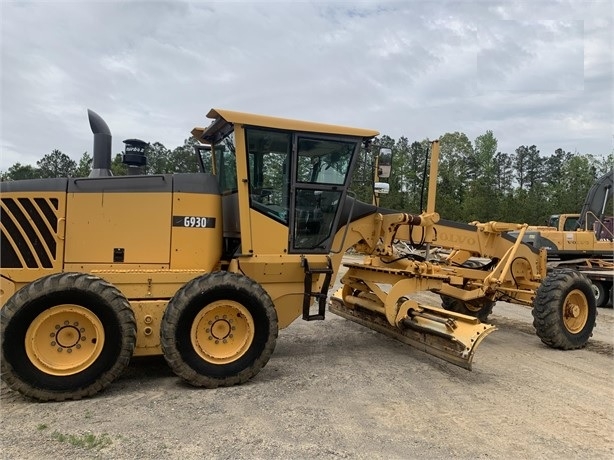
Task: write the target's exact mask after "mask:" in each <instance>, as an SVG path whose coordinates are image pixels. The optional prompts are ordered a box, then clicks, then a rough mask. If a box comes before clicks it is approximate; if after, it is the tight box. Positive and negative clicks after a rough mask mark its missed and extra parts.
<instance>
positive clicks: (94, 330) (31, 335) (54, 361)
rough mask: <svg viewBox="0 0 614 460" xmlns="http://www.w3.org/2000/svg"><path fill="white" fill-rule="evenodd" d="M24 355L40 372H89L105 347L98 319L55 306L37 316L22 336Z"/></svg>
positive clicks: (80, 309)
mask: <svg viewBox="0 0 614 460" xmlns="http://www.w3.org/2000/svg"><path fill="white" fill-rule="evenodd" d="M25 342H26V343H25V345H26V354H27V355H28V358H29V359H30V362H31V363H32V364H34V366H36V367H37V368H38V369H39V370H41V371H43V372H45V373H47V374H51V375H58V376H64V375H72V374H76V373H78V372H81V371H82V370H84V369H86V368H88V367H89V366H90V365H91V364H92V363H93V362H94V361H96V359H97V358H98V357H99V356H100V353H101V352H102V348H103V346H104V327H103V326H102V323H101V321H100V320H99V319H98V317H97V316H96V315H95V314H93V313H92V312H91V311H90V310H88V309H86V308H83V307H81V306H79V305H58V306H55V307H52V308H49V309H47V310H45V311H44V312H42V313H41V314H39V315H38V316H37V317H36V318H34V321H32V323H31V324H30V326H29V327H28V330H27V331H26V336H25Z"/></svg>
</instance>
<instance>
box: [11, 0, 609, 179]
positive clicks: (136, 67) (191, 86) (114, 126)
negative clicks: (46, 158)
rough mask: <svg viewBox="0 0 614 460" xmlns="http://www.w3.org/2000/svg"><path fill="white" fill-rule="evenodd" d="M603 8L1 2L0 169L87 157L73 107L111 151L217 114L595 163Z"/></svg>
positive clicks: (603, 151)
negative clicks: (100, 130) (566, 154)
mask: <svg viewBox="0 0 614 460" xmlns="http://www.w3.org/2000/svg"><path fill="white" fill-rule="evenodd" d="M613 5H614V3H613V2H612V1H611V0H603V1H600V0H595V1H580V0H576V1H573V0H568V1H554V0H548V1H537V0H536V1H532V0H529V1H513V0H505V1H495V0H492V1H488V0H451V1H445V0H430V1H427V0H406V1H396V2H390V1H375V0H373V1H363V2H349V1H343V2H342V1H285V2H282V1H232V0H230V1H229V0H226V1H217V2H209V1H192V2H179V1H176V2H175V1H168V2H166V1H105V0H99V1H84V0H81V1H78V2H77V1H73V2H58V1H38V2H28V1H7V0H2V3H1V14H0V16H1V21H2V23H1V27H2V29H1V30H2V32H1V33H2V35H1V48H2V54H1V61H0V64H1V68H2V72H1V80H2V84H1V94H0V97H1V99H0V104H1V109H2V113H1V131H0V134H1V136H0V141H1V144H0V145H1V149H2V150H1V157H0V170H6V169H7V168H8V167H10V166H11V165H13V164H14V163H16V162H20V163H22V164H32V165H35V164H36V161H37V160H39V159H40V158H41V157H42V156H43V155H46V154H48V153H50V152H51V150H53V149H59V150H61V151H62V152H64V153H66V154H67V155H69V156H71V157H72V158H74V159H75V160H78V159H79V158H80V157H81V155H82V154H83V152H85V151H89V152H91V150H92V145H93V141H92V134H91V131H90V128H89V124H88V121H87V109H88V108H90V109H92V110H94V111H95V112H97V113H98V114H99V115H101V116H102V117H103V118H104V120H105V121H106V122H107V124H108V125H109V127H110V129H111V132H112V134H113V152H114V153H118V152H121V151H122V150H123V145H124V144H123V143H122V140H124V139H127V138H134V137H137V138H141V139H143V140H146V141H148V142H155V141H158V142H161V143H163V144H164V145H165V146H166V147H168V148H171V149H172V148H174V147H177V146H179V145H182V144H183V142H184V140H185V139H186V138H187V137H188V136H189V133H190V131H191V129H192V128H193V127H194V126H206V125H207V124H208V123H209V120H208V119H207V118H206V116H205V115H206V113H207V112H208V111H209V109H210V108H212V107H216V108H226V109H232V110H239V111H245V112H254V113H262V114H266V115H275V116H282V117H289V118H298V119H305V120H312V121H321V122H329V123H335V124H343V125H349V126H358V127H364V128H372V129H377V130H379V131H380V132H381V133H383V134H387V135H389V136H391V137H393V138H395V139H397V138H399V137H400V136H406V137H407V138H408V139H409V140H410V141H413V140H421V139H424V138H427V137H429V138H436V137H439V136H440V135H443V134H444V133H446V132H454V131H460V132H464V133H465V134H467V136H468V137H469V138H470V139H471V140H474V139H475V137H477V136H479V135H480V134H483V133H484V132H486V130H492V131H493V132H494V135H495V137H496V138H497V139H498V141H499V150H500V151H502V152H507V153H513V152H514V150H515V149H516V148H517V147H518V146H519V145H533V144H534V145H536V146H537V147H538V148H539V150H540V151H541V152H542V154H543V155H549V154H551V153H552V152H553V151H554V150H555V149H556V148H559V147H560V148H563V149H564V150H566V151H571V152H575V151H577V152H579V153H583V154H584V153H591V154H594V155H599V156H603V155H607V154H609V153H611V152H612V151H613V148H614V147H613V144H614V128H613V124H614V121H613V120H614V115H613V111H614V110H613V106H614V91H613V83H612V81H613V72H614V64H613V57H612V56H613V54H614V50H613V46H614V37H613V30H614V19H613V18H614V6H613Z"/></svg>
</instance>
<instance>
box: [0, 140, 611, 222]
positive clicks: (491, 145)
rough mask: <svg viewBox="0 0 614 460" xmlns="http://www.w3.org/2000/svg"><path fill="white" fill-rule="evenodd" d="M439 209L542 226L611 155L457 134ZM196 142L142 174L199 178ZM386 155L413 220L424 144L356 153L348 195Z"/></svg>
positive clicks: (158, 147) (465, 217)
mask: <svg viewBox="0 0 614 460" xmlns="http://www.w3.org/2000/svg"><path fill="white" fill-rule="evenodd" d="M439 140H440V159H439V174H438V184H437V206H436V209H437V211H438V212H439V214H440V215H441V216H442V217H443V218H446V219H449V220H455V221H459V222H471V221H475V220H477V221H482V222H485V221H490V220H497V221H505V222H523V223H528V224H531V225H543V224H544V223H545V222H546V220H547V218H548V216H549V215H551V214H559V213H574V212H579V211H580V208H581V207H582V204H583V202H584V199H585V197H586V194H587V193H588V190H589V189H590V187H591V186H592V184H593V183H594V182H595V180H596V179H598V178H599V177H601V176H603V175H604V174H606V173H607V172H608V171H611V170H612V168H613V167H614V152H613V153H610V154H608V155H607V156H606V157H597V156H594V155H591V154H581V153H578V152H565V151H564V150H562V149H560V148H559V149H557V150H555V152H554V153H552V154H551V155H548V156H543V155H542V154H541V152H540V151H539V149H538V148H537V146H535V145H530V146H528V145H521V146H519V147H518V148H517V149H516V150H515V151H514V152H513V153H502V152H500V151H499V150H498V148H497V139H496V138H495V136H494V134H493V132H492V131H486V133H484V134H482V135H480V136H478V137H477V138H476V139H475V140H474V141H473V142H471V140H470V139H469V138H468V137H467V136H466V135H465V134H464V133H459V132H454V133H446V134H445V135H444V136H442V137H441V138H440V139H439ZM195 143H196V140H195V139H194V138H190V139H186V140H185V141H184V144H183V145H182V146H179V147H176V148H174V149H168V148H166V147H165V146H164V145H163V144H161V143H159V142H154V143H153V144H150V146H149V148H148V151H147V167H146V171H145V172H146V173H147V174H166V173H178V172H196V171H198V166H197V161H196V159H195V153H194V144H195ZM381 147H385V148H390V149H391V150H392V152H393V156H392V165H393V167H392V173H391V176H390V178H389V179H388V182H389V183H390V193H389V194H388V195H383V196H382V197H381V200H380V205H381V206H384V207H386V208H390V209H395V210H400V211H407V212H412V213H419V212H420V211H421V210H423V209H424V208H425V207H426V196H427V185H428V171H429V168H428V159H429V158H430V151H429V149H430V141H429V140H428V139H425V140H422V141H414V142H410V141H409V140H408V139H407V138H406V137H401V138H399V139H398V140H395V139H393V138H391V137H389V136H385V135H384V136H381V137H379V138H377V139H375V140H374V142H373V148H372V149H371V151H370V152H367V151H365V150H363V151H362V153H361V156H360V158H359V162H358V167H357V168H356V169H355V171H354V175H353V177H352V185H351V190H352V192H353V193H354V194H355V195H356V196H357V197H358V198H359V199H361V200H362V201H366V202H370V201H371V200H372V196H373V168H374V157H375V155H376V154H377V151H378V150H379V148H381ZM91 167H92V156H91V155H90V154H89V153H87V152H85V153H83V155H82V156H81V158H80V159H79V161H75V160H73V159H71V158H70V157H69V156H68V155H66V154H64V153H62V152H61V151H59V150H52V152H51V153H50V154H47V155H45V156H43V157H42V158H41V159H40V160H39V161H37V162H36V166H31V165H22V164H20V163H16V164H14V165H13V166H11V167H10V168H8V169H7V171H5V172H2V173H0V180H3V181H6V180H19V179H34V178H52V177H86V176H87V175H89V173H90V171H91ZM111 171H112V173H113V175H125V174H127V167H126V165H124V164H123V163H122V154H121V153H118V154H116V155H115V156H114V158H113V159H112V163H111Z"/></svg>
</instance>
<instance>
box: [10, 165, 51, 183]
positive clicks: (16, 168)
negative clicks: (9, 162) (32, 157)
mask: <svg viewBox="0 0 614 460" xmlns="http://www.w3.org/2000/svg"><path fill="white" fill-rule="evenodd" d="M40 177H41V175H40V170H39V169H37V168H35V167H34V166H32V165H22V164H21V163H15V164H14V165H13V166H11V167H10V168H9V169H7V170H6V172H3V173H2V174H0V180H3V181H8V180H22V179H39V178H40Z"/></svg>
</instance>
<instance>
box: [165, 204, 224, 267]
mask: <svg viewBox="0 0 614 460" xmlns="http://www.w3.org/2000/svg"><path fill="white" fill-rule="evenodd" d="M172 220H173V223H172V226H173V227H172V235H171V269H198V270H201V271H202V272H211V271H213V270H214V269H215V268H216V267H217V266H218V264H219V261H220V258H221V257H222V230H223V229H222V199H221V197H220V196H219V195H209V194H202V193H175V196H174V198H173V219H172Z"/></svg>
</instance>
